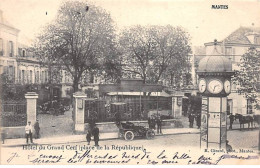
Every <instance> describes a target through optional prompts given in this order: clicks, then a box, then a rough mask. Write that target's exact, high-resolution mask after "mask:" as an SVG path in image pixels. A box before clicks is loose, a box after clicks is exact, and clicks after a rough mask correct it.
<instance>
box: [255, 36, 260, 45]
mask: <svg viewBox="0 0 260 168" xmlns="http://www.w3.org/2000/svg"><path fill="white" fill-rule="evenodd" d="M255 44H258V45H260V36H255Z"/></svg>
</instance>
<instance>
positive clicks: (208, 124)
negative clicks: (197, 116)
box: [197, 40, 233, 150]
mask: <svg viewBox="0 0 260 168" xmlns="http://www.w3.org/2000/svg"><path fill="white" fill-rule="evenodd" d="M214 45H215V47H214V50H213V53H212V54H211V55H209V56H206V57H204V58H203V59H201V61H200V62H199V67H198V70H197V74H198V76H199V81H198V82H199V83H198V86H199V88H198V89H199V92H200V93H201V94H202V107H201V128H200V147H201V149H224V150H225V149H226V140H227V124H226V123H227V96H228V94H230V91H231V76H232V75H233V72H232V64H231V62H230V61H229V59H227V58H225V57H224V56H223V55H222V54H220V53H219V52H218V51H217V47H216V45H217V41H216V40H215V42H214Z"/></svg>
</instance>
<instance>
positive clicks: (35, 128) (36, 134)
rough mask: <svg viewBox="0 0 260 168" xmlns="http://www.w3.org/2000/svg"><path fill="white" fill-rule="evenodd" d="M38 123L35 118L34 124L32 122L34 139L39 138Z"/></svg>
mask: <svg viewBox="0 0 260 168" xmlns="http://www.w3.org/2000/svg"><path fill="white" fill-rule="evenodd" d="M40 129H41V128H40V124H39V120H36V122H35V124H34V130H35V139H39V138H40Z"/></svg>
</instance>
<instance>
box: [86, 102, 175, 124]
mask: <svg viewBox="0 0 260 168" xmlns="http://www.w3.org/2000/svg"><path fill="white" fill-rule="evenodd" d="M171 108H172V103H171V98H165V99H161V100H156V99H153V100H147V99H143V100H131V101H122V102H113V101H108V100H86V102H85V118H84V119H85V123H87V122H88V121H89V119H93V118H94V119H95V120H96V121H97V122H109V121H116V120H117V119H120V120H126V121H129V120H131V121H135V120H147V119H148V112H149V111H152V110H157V109H160V110H171Z"/></svg>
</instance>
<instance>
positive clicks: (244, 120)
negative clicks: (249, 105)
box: [235, 114, 254, 130]
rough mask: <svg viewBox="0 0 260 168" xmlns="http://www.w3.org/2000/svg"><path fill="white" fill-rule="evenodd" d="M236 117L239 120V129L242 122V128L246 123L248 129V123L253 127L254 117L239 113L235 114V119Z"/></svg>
mask: <svg viewBox="0 0 260 168" xmlns="http://www.w3.org/2000/svg"><path fill="white" fill-rule="evenodd" d="M236 119H238V120H239V124H240V130H241V125H242V124H243V128H244V124H248V129H249V128H250V124H251V128H253V122H254V118H253V117H252V116H243V115H241V114H235V120H236Z"/></svg>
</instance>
